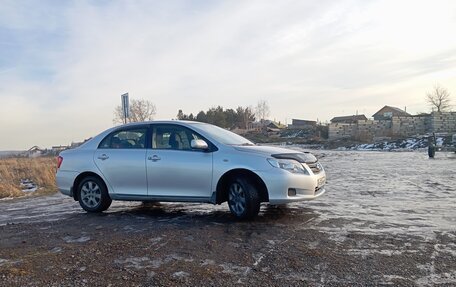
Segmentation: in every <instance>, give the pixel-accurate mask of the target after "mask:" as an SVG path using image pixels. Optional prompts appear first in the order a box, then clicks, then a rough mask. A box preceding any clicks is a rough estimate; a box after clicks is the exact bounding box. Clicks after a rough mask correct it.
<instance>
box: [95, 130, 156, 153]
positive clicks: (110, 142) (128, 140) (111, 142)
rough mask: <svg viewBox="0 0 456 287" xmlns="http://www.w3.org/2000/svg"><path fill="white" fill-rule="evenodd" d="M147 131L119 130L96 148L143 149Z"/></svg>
mask: <svg viewBox="0 0 456 287" xmlns="http://www.w3.org/2000/svg"><path fill="white" fill-rule="evenodd" d="M146 135H147V129H131V130H121V131H117V132H115V133H112V134H110V135H108V136H107V137H106V138H104V139H103V141H102V142H101V143H100V145H99V146H98V148H107V149H143V148H145V147H146Z"/></svg>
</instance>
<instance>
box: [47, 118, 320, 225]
mask: <svg viewBox="0 0 456 287" xmlns="http://www.w3.org/2000/svg"><path fill="white" fill-rule="evenodd" d="M56 181H57V186H58V188H59V190H60V192H62V193H63V194H65V195H68V196H71V197H73V198H74V199H75V200H76V201H79V204H80V205H81V207H82V208H83V209H85V210H86V211H88V212H101V211H104V210H106V209H107V208H108V207H109V206H110V205H111V202H112V200H136V201H145V202H147V201H174V202H207V203H213V204H221V203H223V202H225V201H227V202H228V206H229V208H230V211H231V213H232V214H233V215H234V216H235V217H236V218H238V219H249V218H253V217H255V216H256V215H257V214H258V212H259V210H260V203H261V202H269V204H274V205H275V204H286V203H290V202H296V201H303V200H311V199H315V198H317V197H319V196H321V195H322V194H323V193H324V192H325V188H324V185H325V182H326V177H325V171H324V169H323V167H322V165H321V164H320V163H319V162H318V160H317V159H316V158H315V157H314V156H313V155H312V154H310V153H307V152H304V153H303V152H297V151H295V150H290V149H283V148H278V147H270V146H258V145H255V144H253V143H252V142H251V141H249V140H247V139H245V138H243V137H241V136H239V135H237V134H234V133H232V132H230V131H227V130H225V129H222V128H219V127H217V126H214V125H210V124H205V123H200V122H186V121H151V122H142V123H131V124H126V125H122V126H119V127H114V128H111V129H108V130H106V131H104V132H102V133H100V134H99V135H97V136H95V137H94V138H92V139H90V140H89V141H87V142H85V143H84V144H83V145H81V146H80V147H78V148H75V149H71V150H66V151H63V152H62V153H60V155H59V157H58V169H57V176H56Z"/></svg>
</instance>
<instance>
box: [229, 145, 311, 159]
mask: <svg viewBox="0 0 456 287" xmlns="http://www.w3.org/2000/svg"><path fill="white" fill-rule="evenodd" d="M234 148H235V149H236V150H238V151H242V152H249V153H258V154H263V155H265V156H267V157H274V158H278V159H294V160H297V161H299V162H304V163H314V162H316V161H317V158H316V157H315V156H314V155H313V154H311V153H309V152H299V151H296V150H292V149H286V148H280V147H273V146H256V145H255V146H235V147H234Z"/></svg>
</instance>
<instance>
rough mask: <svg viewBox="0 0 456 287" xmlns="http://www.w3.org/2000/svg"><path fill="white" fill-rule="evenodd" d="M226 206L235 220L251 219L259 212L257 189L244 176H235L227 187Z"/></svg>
mask: <svg viewBox="0 0 456 287" xmlns="http://www.w3.org/2000/svg"><path fill="white" fill-rule="evenodd" d="M227 192H228V206H229V208H230V211H231V213H232V214H233V215H234V216H235V217H236V218H237V219H252V218H254V217H255V216H257V215H258V212H260V197H259V195H258V194H259V192H258V189H257V187H256V186H255V185H254V184H253V183H252V182H251V181H250V180H249V179H248V178H247V177H244V176H236V177H234V178H232V179H231V180H230V182H229V183H228V187H227Z"/></svg>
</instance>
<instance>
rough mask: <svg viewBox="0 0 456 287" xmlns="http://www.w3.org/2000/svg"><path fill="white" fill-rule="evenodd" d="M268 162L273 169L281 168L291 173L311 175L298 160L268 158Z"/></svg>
mask: <svg viewBox="0 0 456 287" xmlns="http://www.w3.org/2000/svg"><path fill="white" fill-rule="evenodd" d="M268 162H269V164H270V165H272V166H273V167H276V168H281V169H284V170H287V171H289V172H291V173H299V174H309V172H308V171H307V169H305V167H304V166H302V164H300V163H299V162H297V161H296V160H292V159H275V158H268Z"/></svg>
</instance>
